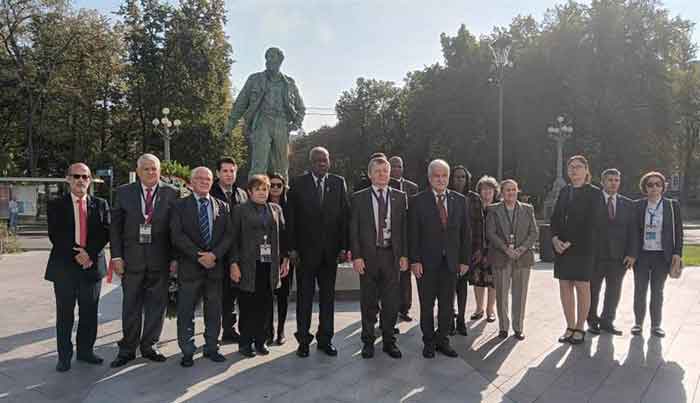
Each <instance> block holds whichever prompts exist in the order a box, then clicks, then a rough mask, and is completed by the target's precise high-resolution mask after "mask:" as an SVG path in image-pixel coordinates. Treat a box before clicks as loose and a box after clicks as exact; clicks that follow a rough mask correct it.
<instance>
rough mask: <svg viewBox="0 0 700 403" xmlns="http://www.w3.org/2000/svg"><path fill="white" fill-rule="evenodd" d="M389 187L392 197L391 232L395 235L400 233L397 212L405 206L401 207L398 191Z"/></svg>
mask: <svg viewBox="0 0 700 403" xmlns="http://www.w3.org/2000/svg"><path fill="white" fill-rule="evenodd" d="M387 189H389V195H390V196H389V197H391V199H390V200H391V234H392V237H393V236H394V235H395V234H396V235H398V233H399V232H400V231H399V228H398V225H399V222H398V220H397V219H396V217H398V215H397V214H395V213H396V212H398V211H401V209H402V208H403V207H401V206H400V205H399V197H398V195H397V194H396V191H394V190H393V189H391V188H387Z"/></svg>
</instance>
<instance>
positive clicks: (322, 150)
mask: <svg viewBox="0 0 700 403" xmlns="http://www.w3.org/2000/svg"><path fill="white" fill-rule="evenodd" d="M315 154H326V156H327V157H330V156H331V153H329V152H328V150H327V149H326V147H321V146H316V147H314V148H312V149H311V150H310V151H309V161H312V160H313V157H314V155H315Z"/></svg>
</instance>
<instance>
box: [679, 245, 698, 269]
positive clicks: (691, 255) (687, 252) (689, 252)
mask: <svg viewBox="0 0 700 403" xmlns="http://www.w3.org/2000/svg"><path fill="white" fill-rule="evenodd" d="M683 265H684V266H700V245H684V246H683Z"/></svg>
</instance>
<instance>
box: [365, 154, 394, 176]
mask: <svg viewBox="0 0 700 403" xmlns="http://www.w3.org/2000/svg"><path fill="white" fill-rule="evenodd" d="M377 165H389V166H390V167H391V164H389V160H387V159H386V158H382V157H376V158H372V159H371V160H370V161H369V164H367V175H372V169H373V168H374V167H375V166H377Z"/></svg>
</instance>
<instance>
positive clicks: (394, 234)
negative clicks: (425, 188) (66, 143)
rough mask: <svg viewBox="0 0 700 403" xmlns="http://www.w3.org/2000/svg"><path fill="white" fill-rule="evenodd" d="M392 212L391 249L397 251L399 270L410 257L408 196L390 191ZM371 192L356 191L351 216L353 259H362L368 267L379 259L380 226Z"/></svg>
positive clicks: (366, 190) (396, 261)
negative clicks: (378, 231)
mask: <svg viewBox="0 0 700 403" xmlns="http://www.w3.org/2000/svg"><path fill="white" fill-rule="evenodd" d="M388 190H389V193H388V197H389V202H390V209H391V249H392V251H393V252H394V260H395V263H396V264H395V265H394V266H395V267H396V269H397V270H398V268H399V259H400V258H401V257H406V258H407V257H408V239H407V233H406V229H407V227H408V211H407V209H408V203H407V200H406V193H404V192H402V191H400V190H396V189H391V188H388ZM373 197H374V196H372V189H371V188H367V189H363V190H360V191H359V192H355V193H354V194H353V197H352V214H351V215H350V217H351V218H350V250H351V251H352V258H353V259H358V258H362V259H364V260H365V264H366V265H367V266H368V267H373V266H374V264H375V261H376V258H377V247H376V240H377V226H376V221H375V219H374V208H373V207H372V198H373Z"/></svg>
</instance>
